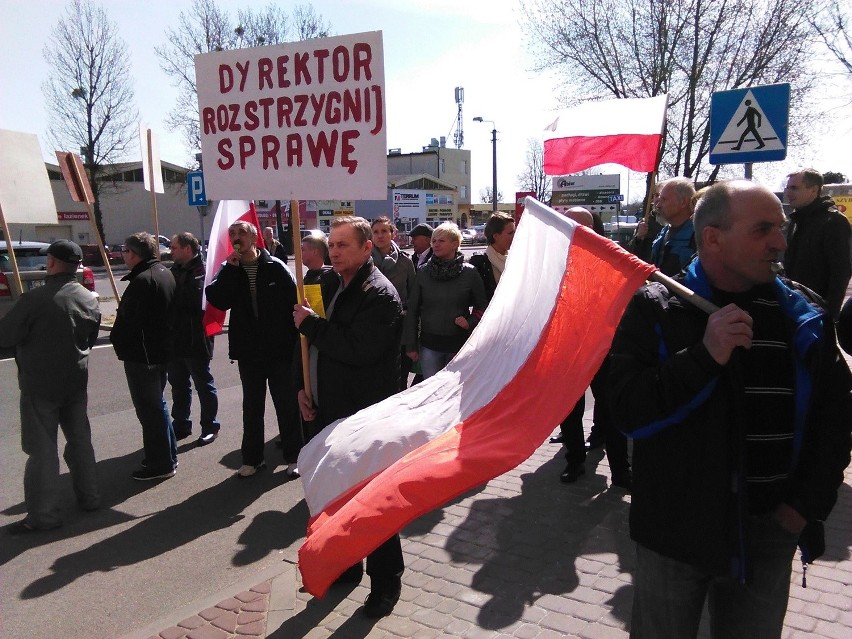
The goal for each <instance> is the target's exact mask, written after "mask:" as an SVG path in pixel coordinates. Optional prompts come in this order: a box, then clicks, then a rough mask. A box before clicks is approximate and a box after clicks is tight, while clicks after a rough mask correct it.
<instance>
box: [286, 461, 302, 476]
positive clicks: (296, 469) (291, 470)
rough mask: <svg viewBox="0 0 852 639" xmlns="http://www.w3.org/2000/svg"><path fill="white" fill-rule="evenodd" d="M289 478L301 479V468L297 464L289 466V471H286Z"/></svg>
mask: <svg viewBox="0 0 852 639" xmlns="http://www.w3.org/2000/svg"><path fill="white" fill-rule="evenodd" d="M284 473H285V474H286V475H287V477H293V478H295V477H300V475H299V467H298V466H297V465H296V464H295V463H292V464H287V469H286V470H285V471H284Z"/></svg>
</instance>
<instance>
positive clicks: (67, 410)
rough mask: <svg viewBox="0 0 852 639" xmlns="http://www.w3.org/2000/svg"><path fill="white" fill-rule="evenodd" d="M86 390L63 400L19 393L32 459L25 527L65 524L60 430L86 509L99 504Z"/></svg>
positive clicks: (26, 470)
mask: <svg viewBox="0 0 852 639" xmlns="http://www.w3.org/2000/svg"><path fill="white" fill-rule="evenodd" d="M86 404H87V395H86V389H85V387H84V388H82V389H81V390H79V391H71V392H69V394H68V397H66V398H65V399H61V400H55V399H47V398H44V397H38V396H35V395H32V394H30V393H27V392H25V391H21V448H22V449H23V451H24V452H25V453H26V454H27V455H28V456H29V457H28V458H27V464H26V467H25V468H24V501H25V502H26V504H27V519H26V521H27V523H28V524H30V525H31V526H33V527H35V528H54V527H56V526H58V525H59V524H61V523H62V520H61V519H60V517H59V508H58V504H57V501H58V490H57V489H58V485H59V454H58V451H57V430H58V428H62V434H63V435H65V441H66V444H65V454H64V458H65V463H66V464H68V469H69V470H70V471H71V480H72V482H73V486H74V494H75V495H76V497H77V502H78V503H79V504H80V506H81V507H82V508H85V509H93V508H97V506H98V505H99V504H100V499H101V498H100V493H99V491H98V479H97V472H96V470H95V451H94V449H93V448H92V430H91V427H90V425H89V416H88V415H87V413H86Z"/></svg>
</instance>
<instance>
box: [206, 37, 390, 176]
mask: <svg viewBox="0 0 852 639" xmlns="http://www.w3.org/2000/svg"><path fill="white" fill-rule="evenodd" d="M372 61H373V54H372V49H371V47H370V45H369V44H367V43H355V44H353V45H352V47H351V48H350V47H346V46H338V47H335V48H333V49H316V50H314V51H311V52H304V53H295V54H293V55H292V56H290V55H280V56H278V57H275V58H273V57H268V58H258V59H257V60H246V61H245V62H236V63H234V64H220V65H219V68H218V79H219V87H218V88H219V93H220V94H221V95H222V96H229V97H231V96H232V97H233V101H231V102H222V103H221V104H218V105H217V106H215V107H213V106H207V107H203V108H202V110H201V129H202V133H203V134H204V135H216V134H223V133H226V134H227V135H226V136H225V137H221V138H220V139H219V141H218V144H217V146H216V148H217V151H218V157H217V158H216V164H217V165H218V167H219V168H220V169H221V170H223V171H227V170H229V169H232V168H234V167H235V166H239V168H240V169H245V168H246V163H247V162H249V161H260V163H261V166H262V167H263V169H264V170H270V169H271V170H278V169H279V168H280V167H281V165H282V164H286V166H288V167H293V166H296V167H300V166H302V164H303V163H304V162H305V161H306V160H308V161H310V162H311V163H312V164H313V166H314V167H319V166H320V165H321V164H323V163H324V164H325V166H327V167H332V166H335V165H339V166H342V167H344V168H345V169H346V170H347V171H348V172H349V173H350V174H351V173H354V172H355V170H356V169H357V167H358V162H357V160H356V159H354V157H353V154H354V152H355V144H356V140H357V139H358V137H359V136H360V135H361V131H367V130H368V131H369V133H370V134H371V135H377V134H378V133H379V132H380V131H381V130H382V127H383V125H384V122H383V121H384V114H383V113H382V106H383V103H384V101H383V99H382V87H381V86H380V85H378V84H371V83H370V82H371V80H372V78H373V71H372V69H371V64H372ZM344 84H348V85H349V86H348V87H345V88H343V87H342V85H344ZM332 86H333V87H334V88H332ZM246 92H249V93H250V94H251V95H252V98H251V99H247V100H242V101H241V100H240V97H242V94H244V93H246ZM258 93H263V94H267V95H263V96H262V97H259V98H256V96H257V95H258ZM359 129H360V130H359ZM252 158H254V160H252Z"/></svg>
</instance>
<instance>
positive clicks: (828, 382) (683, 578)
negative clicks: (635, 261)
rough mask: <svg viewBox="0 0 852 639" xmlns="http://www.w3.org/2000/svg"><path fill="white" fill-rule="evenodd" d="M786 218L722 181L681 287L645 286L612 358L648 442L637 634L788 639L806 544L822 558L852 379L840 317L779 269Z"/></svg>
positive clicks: (851, 412)
mask: <svg viewBox="0 0 852 639" xmlns="http://www.w3.org/2000/svg"><path fill="white" fill-rule="evenodd" d="M784 221H785V220H784V214H783V212H782V210H781V203H780V202H779V201H778V199H777V198H776V197H775V195H774V194H773V193H772V192H771V191H769V190H768V189H766V188H764V187H762V186H758V185H756V184H754V183H752V182H747V181H734V182H722V183H719V184H716V185H714V186H713V187H711V188H710V189H709V190H708V191H707V192H706V193H705V195H704V196H703V197H702V198H701V200H699V203H698V206H697V209H696V212H695V221H694V223H695V236H696V240H697V248H698V259H697V260H695V261H693V262H692V263H691V264H690V265H689V267H688V269H687V271H686V274H685V275H684V276H683V278H682V283H683V284H684V285H685V286H687V288H689V289H691V290H693V291H695V292H696V293H698V294H699V295H701V296H702V297H705V298H707V299H710V300H711V301H712V302H713V303H714V304H715V305H717V306H718V307H721V308H720V309H719V310H717V311H715V312H713V313H712V314H710V315H709V316H707V315H706V314H705V313H703V312H702V311H699V310H698V309H697V308H695V307H693V306H691V305H690V304H689V303H687V302H685V301H683V300H682V299H680V298H679V297H677V296H676V295H674V294H673V293H671V292H669V291H667V290H666V289H665V288H663V287H662V286H661V285H660V284H649V285H647V286H645V287H643V288H641V289H639V291H638V292H637V293H636V295H635V296H634V298H633V300H632V302H631V303H630V305H629V306H628V308H627V311H626V312H625V314H624V317H623V319H622V321H621V324H620V325H619V328H618V332H617V333H616V337H615V340H614V342H613V347H612V351H611V356H610V370H611V373H610V381H611V391H612V394H611V397H612V400H613V401H612V402H611V408H612V410H613V413H614V414H615V416H616V418H617V423H618V424H619V425H621V426H622V427H623V428H624V429H625V430H626V431H627V432H628V434H629V435H630V436H631V437H633V438H634V447H633V499H632V504H631V509H630V535H631V537H632V538H633V539H634V541H636V543H637V546H636V553H637V567H636V572H635V574H634V581H633V584H634V598H633V615H632V621H631V637H638V638H642V637H653V638H654V639H666V638H671V639H683V638H688V637H695V636H696V634H697V631H698V625H699V621H700V619H701V611H702V608H703V606H704V602H705V598H706V599H707V600H708V606H709V611H710V618H711V621H710V623H711V627H712V628H713V634H714V636H717V635H718V636H724V637H742V638H747V637H748V638H750V637H763V638H770V637H780V636H781V630H782V628H783V624H784V615H785V613H786V609H787V599H788V596H789V587H790V576H791V570H792V566H791V564H792V560H793V555H794V553H795V549H796V545H797V542H798V543H799V544H800V545H801V546H802V551H803V560H805V561H810V560H812V559H813V558H814V556H815V555H817V554H819V553H820V552H821V551H820V546H821V543H822V541H823V540H822V538H821V537H822V536H821V530H822V528H821V522H822V521H823V520H824V519H825V518H826V517H827V516H828V514H829V512H830V511H831V508H832V507H833V505H834V503H835V501H836V499H837V489H838V487H839V486H840V485H841V484H842V483H843V471H844V469H845V468H846V466H847V465H848V463H849V451H850V436H849V435H850V424H851V423H852V398H850V388H852V378H850V373H849V369H848V367H847V366H846V363H845V361H844V360H843V358H842V357H841V356H840V354H839V352H838V349H837V344H836V340H835V334H834V323H833V322H832V321H831V318H830V316H828V314H827V313H826V311H825V309H823V308H822V307H821V306H820V305H819V304H818V303H817V302H816V301H815V299H816V298H815V297H814V296H810V295H809V293H808V291H807V289H805V288H804V287H801V286H799V285H797V284H796V283H794V282H790V281H789V280H782V279H780V278H778V277H776V276H775V273H774V269H773V267H774V265H775V260H777V259H778V257H779V255H780V254H781V252H782V251H783V250H784V246H785V241H784V235H783V231H782V229H783V225H784Z"/></svg>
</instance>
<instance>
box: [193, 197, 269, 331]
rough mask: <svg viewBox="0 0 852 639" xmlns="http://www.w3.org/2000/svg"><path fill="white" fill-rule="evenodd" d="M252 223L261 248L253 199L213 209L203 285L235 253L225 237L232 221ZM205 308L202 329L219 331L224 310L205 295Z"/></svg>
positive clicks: (224, 204)
mask: <svg viewBox="0 0 852 639" xmlns="http://www.w3.org/2000/svg"><path fill="white" fill-rule="evenodd" d="M240 220H242V221H243V222H251V223H252V224H254V227H255V228H256V229H257V246H258V247H260V248H263V234H262V233H261V228H260V225H259V224H258V221H257V211H256V210H255V208H254V202H249V201H247V200H222V201H221V202H219V208H217V209H216V217H214V218H213V226H212V228H211V229H210V242H209V243H208V245H207V273H206V275H205V276H204V288H207V286H208V285H209V284H210V282H212V281H213V278H215V277H216V275H217V273H219V269H220V268H221V267H222V262H224V261H225V260H226V259H228V256H229V255H230V254H231V253H233V252H234V247H233V246H232V245H231V240H230V239H229V238H228V227H229V226H231V224H233V223H234V222H239V221H240ZM202 306H203V307H204V319H203V320H202V322H203V324H204V330H205V331H206V332H207V335H208V336H213V335H218V334H219V333H221V332H222V326H223V325H224V323H225V311H223V310H220V309H218V308H216V307H215V306H213V305H212V304H208V303H207V296H206V295H205V296H204V298H203V301H202Z"/></svg>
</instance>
